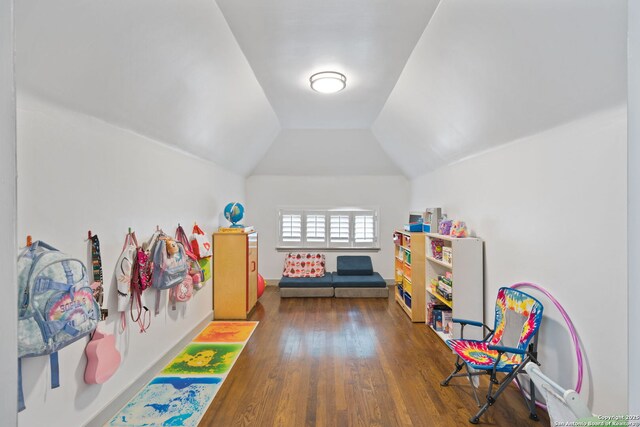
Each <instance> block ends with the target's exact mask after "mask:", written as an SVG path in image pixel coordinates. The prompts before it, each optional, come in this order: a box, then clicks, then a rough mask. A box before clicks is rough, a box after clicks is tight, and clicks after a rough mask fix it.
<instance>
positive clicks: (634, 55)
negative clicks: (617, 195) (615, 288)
mask: <svg viewBox="0 0 640 427" xmlns="http://www.w3.org/2000/svg"><path fill="white" fill-rule="evenodd" d="M627 81H628V85H629V101H628V102H629V116H628V117H629V143H628V147H629V148H628V149H629V155H628V163H627V164H628V171H629V178H628V179H629V189H628V194H629V208H628V209H629V210H628V221H629V231H628V240H629V258H628V264H629V306H628V309H629V360H631V358H632V357H636V356H637V355H638V354H640V327H638V326H639V325H640V310H638V307H640V263H638V262H637V260H638V259H640V169H638V165H640V2H637V1H633V0H629V74H628V78H627ZM629 413H630V414H640V366H639V365H638V364H637V363H630V364H629Z"/></svg>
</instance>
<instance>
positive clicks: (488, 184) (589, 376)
mask: <svg viewBox="0 0 640 427" xmlns="http://www.w3.org/2000/svg"><path fill="white" fill-rule="evenodd" d="M626 154H627V148H626V110H625V109H624V108H622V107H621V108H620V109H616V110H610V111H607V112H604V113H601V114H598V115H595V116H590V117H587V118H584V119H582V120H580V121H577V122H573V123H570V124H567V125H564V126H562V127H558V128H555V129H551V130H548V131H546V132H544V133H540V134H538V135H534V136H531V137H527V138H525V139H522V140H519V141H515V142H513V143H511V144H509V145H506V146H503V147H500V148H498V149H495V150H494V151H490V152H486V153H483V154H481V155H478V156H477V157H473V158H469V159H466V160H463V161H460V162H458V163H455V164H452V165H449V166H444V167H442V168H440V169H438V170H436V171H434V172H431V173H429V174H427V175H424V176H421V177H418V178H416V179H414V180H413V181H412V182H411V187H412V192H411V206H412V207H414V208H418V207H424V206H442V207H443V208H444V210H445V211H446V212H447V213H448V214H449V217H450V218H458V219H462V220H465V221H467V223H468V225H469V226H470V228H471V230H472V231H473V232H475V233H476V234H477V235H478V236H479V237H481V238H482V239H483V240H484V241H485V261H486V270H485V280H486V283H485V320H486V321H488V322H489V323H490V324H492V323H493V314H492V313H493V305H494V303H495V296H496V293H497V290H498V288H499V287H501V286H508V285H510V284H512V283H515V282H520V281H529V282H534V283H537V284H539V285H542V286H544V287H545V288H547V289H548V290H549V291H550V292H551V293H552V294H553V295H554V296H555V297H556V298H557V299H558V300H559V301H560V302H561V303H562V304H563V305H564V307H565V309H566V310H567V312H568V313H569V315H570V316H571V317H572V319H573V322H574V324H575V326H576V328H577V330H578V333H579V334H580V336H581V339H582V342H583V345H584V351H585V355H586V370H585V378H584V381H585V384H584V387H583V391H582V393H581V395H582V396H583V397H585V398H587V399H588V402H589V404H590V405H592V409H593V411H594V412H595V413H600V414H610V413H626V412H627V382H628V378H627V372H628V371H627V367H628V358H627V348H628V347H627V323H626V319H627V305H626V303H625V301H626V299H627V286H626V283H627V273H626V271H627V265H626V231H627V230H626V219H627V218H626V189H627V182H626V168H627V166H626ZM532 293H533V294H535V295H536V296H540V295H539V293H536V292H535V291H532ZM541 300H542V302H543V304H544V306H545V320H544V322H543V325H542V330H541V342H540V343H541V352H540V361H541V362H542V369H543V371H544V372H545V373H547V374H548V375H549V376H550V377H551V378H554V379H556V380H557V381H558V382H559V384H561V385H562V386H565V387H574V385H575V379H576V370H577V369H576V362H575V355H574V351H573V348H572V344H571V340H570V337H569V334H568V332H567V329H566V327H565V325H564V324H563V322H562V318H561V317H560V315H559V314H558V312H557V310H556V309H555V307H554V306H553V305H552V304H551V303H550V302H549V301H547V300H546V299H545V298H541Z"/></svg>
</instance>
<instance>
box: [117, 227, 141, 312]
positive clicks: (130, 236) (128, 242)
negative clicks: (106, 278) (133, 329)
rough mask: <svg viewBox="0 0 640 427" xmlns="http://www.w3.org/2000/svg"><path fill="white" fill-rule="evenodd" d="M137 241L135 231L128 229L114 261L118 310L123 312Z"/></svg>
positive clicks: (125, 307) (127, 302) (127, 300)
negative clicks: (119, 252)
mask: <svg viewBox="0 0 640 427" xmlns="http://www.w3.org/2000/svg"><path fill="white" fill-rule="evenodd" d="M137 247H138V242H137V240H136V235H135V233H132V232H131V231H129V233H127V236H126V237H125V239H124V245H123V246H122V253H121V254H120V257H119V258H118V261H116V272H115V276H116V283H117V286H118V311H119V312H121V313H124V312H125V311H127V306H128V305H129V299H130V292H131V274H132V272H133V264H134V262H135V258H136V250H137Z"/></svg>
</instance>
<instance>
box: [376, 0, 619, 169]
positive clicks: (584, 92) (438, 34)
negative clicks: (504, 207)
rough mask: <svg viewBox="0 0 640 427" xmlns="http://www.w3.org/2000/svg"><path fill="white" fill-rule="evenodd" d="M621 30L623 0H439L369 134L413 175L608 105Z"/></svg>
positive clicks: (613, 95)
mask: <svg viewBox="0 0 640 427" xmlns="http://www.w3.org/2000/svg"><path fill="white" fill-rule="evenodd" d="M568 27H570V30H568ZM626 37H627V0H589V1H584V0H562V1H556V0H528V1H509V0H484V1H474V0H446V1H441V2H440V3H439V5H438V8H437V9H436V12H435V13H434V14H433V17H432V18H431V21H429V25H427V28H426V29H425V31H424V33H423V34H422V37H421V38H420V40H419V41H418V43H417V44H416V47H415V48H414V50H413V53H412V54H411V56H410V58H409V60H408V61H407V64H406V66H405V67H404V70H403V71H402V75H401V76H400V78H399V79H398V82H397V84H396V86H395V87H394V89H393V91H392V93H391V95H390V96H389V99H388V100H387V102H386V104H385V106H384V108H383V110H382V111H381V113H380V115H379V116H378V119H377V120H376V122H375V123H374V126H373V132H374V134H375V135H376V137H377V138H378V140H379V141H380V144H381V145H382V147H383V148H384V149H385V150H386V151H387V152H388V153H389V156H390V157H391V158H392V159H393V160H395V161H396V162H397V163H398V164H403V165H404V167H405V173H406V174H408V175H409V176H411V177H415V176H417V175H420V174H423V173H426V172H427V171H431V170H433V169H435V168H437V167H438V166H439V165H440V164H442V163H443V162H446V163H449V162H452V161H455V160H460V159H462V158H464V157H466V156H469V155H472V154H476V153H479V152H482V151H483V150H486V149H489V148H492V147H497V146H500V145H502V144H506V143H508V142H510V141H513V140H516V139H519V138H522V137H525V136H527V135H533V134H536V133H538V132H541V131H543V130H545V129H549V128H551V127H554V126H558V125H561V124H562V123H567V122H569V121H571V120H576V119H578V118H580V117H584V116H585V115H587V114H591V113H592V112H594V111H600V110H604V109H609V108H615V106H617V105H620V104H621V103H623V102H625V98H626V89H627V88H626V84H625V83H626V82H625V74H626V65H627V64H626V49H625V48H626V43H625V41H626ZM407 153H410V155H407Z"/></svg>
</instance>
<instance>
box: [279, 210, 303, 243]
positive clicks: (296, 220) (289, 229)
mask: <svg viewBox="0 0 640 427" xmlns="http://www.w3.org/2000/svg"><path fill="white" fill-rule="evenodd" d="M281 224H282V225H281V227H282V228H281V234H280V237H281V240H282V242H285V243H301V242H302V215H301V214H282V223H281Z"/></svg>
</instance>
